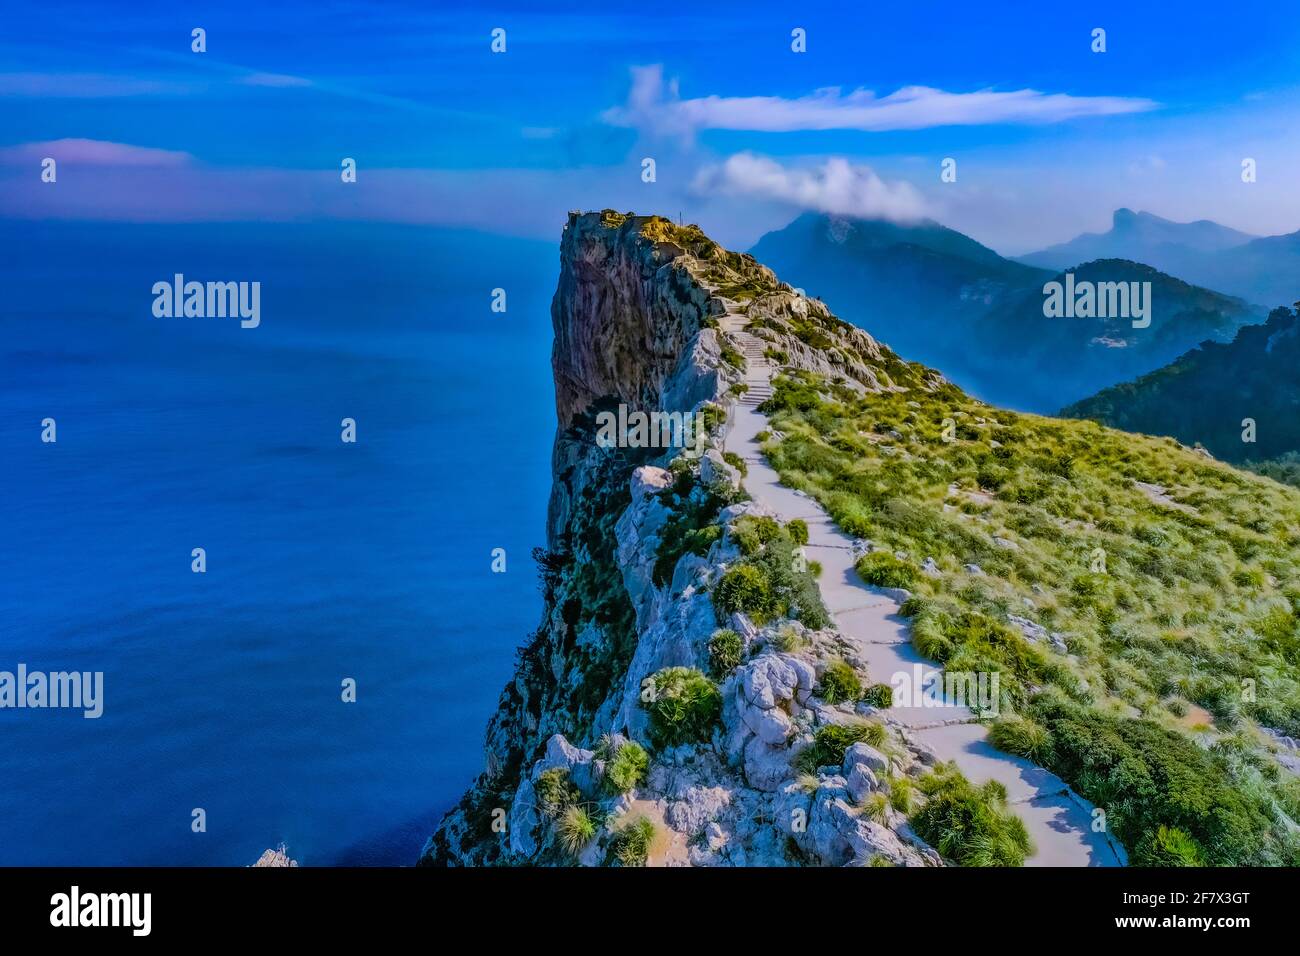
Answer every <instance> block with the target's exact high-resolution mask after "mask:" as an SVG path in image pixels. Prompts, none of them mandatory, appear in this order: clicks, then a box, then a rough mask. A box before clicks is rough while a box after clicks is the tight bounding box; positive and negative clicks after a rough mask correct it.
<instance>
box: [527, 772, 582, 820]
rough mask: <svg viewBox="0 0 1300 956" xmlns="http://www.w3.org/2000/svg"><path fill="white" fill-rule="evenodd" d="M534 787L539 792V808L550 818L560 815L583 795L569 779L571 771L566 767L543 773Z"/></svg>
mask: <svg viewBox="0 0 1300 956" xmlns="http://www.w3.org/2000/svg"><path fill="white" fill-rule="evenodd" d="M534 787H535V789H536V791H537V807H538V809H539V810H541V811H542V813H544V814H546V815H547V816H548V817H553V816H556V815H558V814H559V813H561V812H562V811H563V810H564V809H565V808H566V807H571V806H573V805H574V804H575V803H577V802H578V801H580V800H581V799H582V794H581V793H579V792H578V788H577V786H576V785H575V784H574V783H573V781H572V780H570V779H569V771H568V769H567V768H565V767H552V768H551V769H550V770H544V771H542V773H541V774H540V775H539V776H538V778H537V783H536V784H534Z"/></svg>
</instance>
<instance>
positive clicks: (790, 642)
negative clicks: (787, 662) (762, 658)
mask: <svg viewBox="0 0 1300 956" xmlns="http://www.w3.org/2000/svg"><path fill="white" fill-rule="evenodd" d="M772 644H773V646H775V647H776V649H777V650H778V651H783V652H784V653H786V654H793V653H794V652H795V651H797V650H799V648H801V647H803V644H804V641H803V637H801V636H800V634H799V632H798V631H796V630H795V629H794V628H793V627H791V626H790V625H789V624H786V625H784V626H783V627H781V628H780V629H779V630H778V631H777V632H776V635H775V636H774V637H773V639H772Z"/></svg>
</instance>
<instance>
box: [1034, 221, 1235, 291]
mask: <svg viewBox="0 0 1300 956" xmlns="http://www.w3.org/2000/svg"><path fill="white" fill-rule="evenodd" d="M1254 238H1255V236H1252V235H1249V234H1248V233H1244V232H1238V231H1237V230H1236V229H1229V228H1228V227H1227V226H1221V225H1219V224H1218V223H1217V222H1211V221H1210V220H1208V219H1200V220H1197V221H1196V222H1171V221H1170V220H1168V219H1161V218H1160V217H1159V216H1153V215H1152V214H1151V213H1149V212H1134V211H1133V210H1131V209H1116V210H1115V214H1114V216H1113V217H1112V220H1111V228H1110V231H1109V232H1085V233H1084V234H1083V235H1081V236H1076V237H1075V238H1074V239H1071V240H1070V241H1069V242H1063V243H1061V244H1060V245H1056V246H1051V247H1049V248H1047V249H1044V250H1043V251H1041V252H1035V253H1033V254H1031V255H1027V256H1020V257H1019V261H1020V262H1023V263H1026V264H1028V265H1033V266H1039V267H1041V268H1044V269H1067V268H1069V267H1070V266H1072V265H1075V264H1077V263H1080V262H1090V261H1092V260H1093V259H1130V260H1132V261H1134V262H1143V263H1146V264H1147V265H1149V266H1154V267H1155V268H1157V269H1159V270H1160V271H1162V272H1168V273H1170V274H1172V275H1177V276H1179V277H1180V278H1186V276H1183V275H1182V273H1181V272H1180V271H1179V269H1180V267H1181V266H1182V265H1183V263H1184V262H1186V261H1187V260H1188V256H1189V254H1190V255H1191V256H1193V257H1195V256H1200V255H1201V254H1204V253H1214V252H1222V251H1223V250H1224V249H1231V248H1233V247H1235V246H1240V245H1244V244H1245V243H1247V242H1250V241H1251V240H1252V239H1254Z"/></svg>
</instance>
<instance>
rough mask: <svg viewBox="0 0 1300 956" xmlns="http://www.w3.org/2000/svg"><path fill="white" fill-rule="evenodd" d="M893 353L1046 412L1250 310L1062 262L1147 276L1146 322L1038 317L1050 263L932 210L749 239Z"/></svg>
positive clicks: (1219, 334) (1081, 272)
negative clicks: (1002, 251)
mask: <svg viewBox="0 0 1300 956" xmlns="http://www.w3.org/2000/svg"><path fill="white" fill-rule="evenodd" d="M751 252H752V253H753V255H754V256H755V257H756V258H757V259H759V260H760V261H762V262H764V263H767V264H768V265H770V266H771V267H772V268H773V269H775V270H776V271H777V272H778V273H779V274H780V275H782V276H785V277H787V278H788V280H789V281H790V282H792V283H794V284H795V285H798V286H800V287H802V288H803V289H804V290H805V291H806V292H807V293H808V294H809V295H812V296H816V297H820V298H821V299H823V300H824V301H826V302H827V303H829V304H830V305H831V306H832V308H834V309H835V310H836V311H837V312H838V313H839V314H840V315H841V316H843V317H844V318H847V319H849V320H850V321H852V322H854V323H856V324H858V325H860V326H861V327H862V328H864V329H866V330H867V331H868V332H870V333H871V334H872V335H874V336H876V337H877V338H880V339H882V340H883V341H886V342H888V343H889V345H890V346H891V347H892V348H894V349H895V350H897V351H898V352H899V353H901V354H903V355H907V356H908V357H909V358H913V359H915V360H917V361H921V362H924V363H925V364H927V365H931V366H936V367H939V368H943V369H944V371H945V374H947V375H948V376H949V377H950V378H951V379H953V381H955V382H957V383H959V384H960V385H962V386H963V387H965V388H967V389H969V390H970V391H972V392H974V393H975V394H977V395H979V396H980V397H981V398H984V399H985V400H987V401H990V402H997V403H1000V404H1007V405H1013V406H1017V407H1020V408H1023V409H1027V410H1032V411H1053V410H1055V409H1057V408H1059V407H1061V405H1063V404H1065V403H1067V402H1070V401H1073V400H1076V399H1078V398H1080V397H1082V396H1085V395H1088V394H1091V393H1093V392H1095V391H1097V390H1098V389H1100V388H1103V387H1105V386H1106V385H1111V384H1114V383H1116V382H1121V381H1124V380H1125V379H1126V378H1132V377H1134V376H1136V375H1140V374H1142V373H1144V372H1147V371H1150V370H1152V369H1154V368H1158V367H1159V366H1160V365H1162V364H1164V363H1166V362H1169V361H1171V360H1173V359H1174V358H1176V357H1177V356H1179V355H1181V354H1182V353H1183V352H1185V351H1186V350H1187V349H1188V348H1191V347H1192V346H1194V345H1195V344H1196V343H1198V342H1200V341H1203V340H1204V339H1207V338H1211V339H1217V340H1222V341H1226V340H1228V339H1231V338H1232V336H1233V335H1234V334H1235V333H1236V331H1237V329H1238V328H1239V327H1241V326H1242V325H1243V324H1246V323H1249V322H1257V321H1260V320H1262V319H1263V317H1264V313H1263V311H1262V310H1260V309H1255V308H1252V307H1251V306H1248V305H1247V304H1246V303H1244V302H1241V301H1239V300H1236V299H1233V298H1230V297H1227V296H1223V295H1219V294H1218V293H1215V292H1211V291H1209V290H1208V289H1201V288H1197V287H1196V286H1192V285H1188V284H1187V283H1185V282H1182V281H1179V280H1178V279H1175V278H1173V277H1172V276H1168V275H1165V274H1164V273H1162V272H1158V271H1156V270H1155V269H1152V268H1150V267H1147V266H1143V265H1140V264H1138V263H1134V262H1126V261H1122V260H1115V259H1106V260H1101V261H1098V262H1090V263H1088V264H1087V265H1084V266H1079V267H1077V268H1075V269H1073V270H1072V271H1073V272H1074V274H1075V277H1076V279H1078V280H1080V281H1093V282H1107V281H1111V282H1120V281H1123V282H1133V281H1136V282H1144V281H1149V282H1151V283H1152V298H1153V307H1152V321H1151V325H1150V326H1149V327H1148V328H1145V329H1134V328H1132V324H1131V321H1130V320H1129V319H1122V320H1120V319H1111V320H1105V319H1076V318H1047V317H1045V315H1044V311H1043V303H1044V293H1043V287H1044V284H1045V283H1047V282H1049V281H1052V280H1053V279H1060V280H1061V281H1064V277H1063V275H1062V274H1060V273H1055V272H1052V271H1049V270H1046V269H1040V268H1037V267H1034V266H1029V265H1026V264H1024V263H1021V262H1015V261H1013V260H1010V259H1005V258H1003V257H1002V256H1000V255H998V254H997V253H996V252H994V251H993V250H992V249H989V248H988V247H987V246H983V245H981V244H980V243H978V242H976V241H975V240H973V239H971V238H970V237H968V236H965V235H963V234H962V233H960V232H957V231H956V230H953V229H949V228H947V227H945V226H942V225H940V224H938V223H936V222H932V221H924V222H921V223H918V224H915V225H900V224H897V223H888V222H881V221H875V220H856V219H844V218H840V217H834V216H825V215H816V214H811V213H809V214H805V215H802V216H800V217H799V218H798V219H796V220H795V221H794V222H793V223H791V224H790V225H789V226H787V227H786V228H784V229H781V230H777V231H775V232H771V233H768V234H767V235H765V236H764V237H763V238H762V239H760V240H759V241H758V243H757V244H756V245H755V246H754V247H753V249H752V250H751Z"/></svg>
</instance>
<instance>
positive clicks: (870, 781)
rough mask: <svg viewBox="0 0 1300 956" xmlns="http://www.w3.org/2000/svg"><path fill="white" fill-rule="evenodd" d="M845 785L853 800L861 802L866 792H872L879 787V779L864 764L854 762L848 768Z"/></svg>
mask: <svg viewBox="0 0 1300 956" xmlns="http://www.w3.org/2000/svg"><path fill="white" fill-rule="evenodd" d="M846 785H847V786H848V789H849V796H850V797H851V798H852V799H853V802H854V803H861V802H862V801H863V799H864V798H865V797H866V796H867V795H868V794H870V793H874V792H875V791H876V790H877V789H878V788H879V787H880V781H879V780H878V779H876V775H875V774H874V773H873V772H872V770H871V768H870V767H868V766H867V765H866V764H864V763H855V764H854V765H853V767H852V768H851V769H850V770H849V776H848V779H847V782H846Z"/></svg>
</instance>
